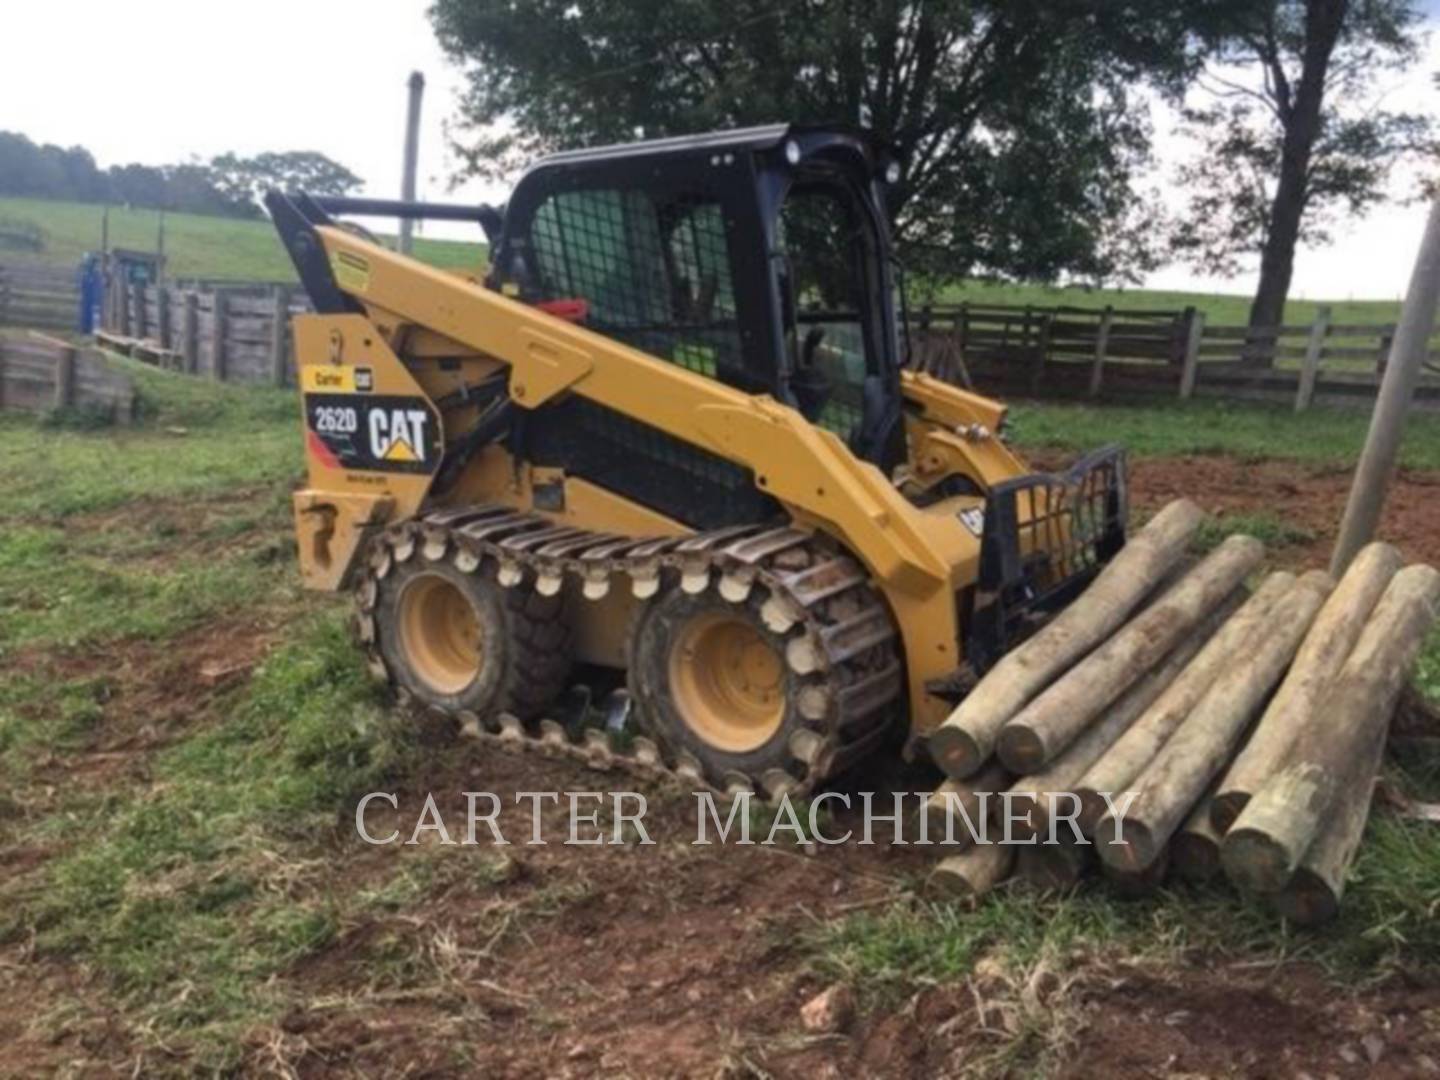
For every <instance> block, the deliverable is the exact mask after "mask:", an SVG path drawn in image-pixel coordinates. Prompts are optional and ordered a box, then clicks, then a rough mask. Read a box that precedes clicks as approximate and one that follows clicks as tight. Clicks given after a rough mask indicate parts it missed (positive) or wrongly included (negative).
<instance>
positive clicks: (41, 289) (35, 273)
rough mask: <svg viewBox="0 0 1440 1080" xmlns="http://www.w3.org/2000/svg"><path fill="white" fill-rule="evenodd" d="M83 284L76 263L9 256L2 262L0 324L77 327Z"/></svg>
mask: <svg viewBox="0 0 1440 1080" xmlns="http://www.w3.org/2000/svg"><path fill="white" fill-rule="evenodd" d="M79 311H80V284H79V281H78V271H77V270H76V268H75V267H63V266H51V265H48V264H46V263H35V262H26V261H21V260H8V259H7V260H6V261H5V262H3V263H0V326H28V327H34V328H36V329H40V330H59V331H69V330H73V329H75V321H76V317H77V316H78V314H79Z"/></svg>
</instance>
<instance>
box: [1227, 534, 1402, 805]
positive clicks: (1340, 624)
mask: <svg viewBox="0 0 1440 1080" xmlns="http://www.w3.org/2000/svg"><path fill="white" fill-rule="evenodd" d="M1400 564H1401V561H1400V552H1398V551H1397V550H1395V548H1393V547H1391V546H1390V545H1389V544H1370V545H1368V546H1367V547H1366V548H1365V549H1364V550H1363V551H1361V552H1360V554H1359V555H1358V556H1357V557H1356V559H1355V561H1354V562H1353V563H1351V564H1350V569H1349V570H1347V571H1346V572H1345V576H1344V578H1342V579H1341V581H1340V584H1339V586H1338V587H1337V588H1336V589H1335V591H1334V592H1333V593H1332V594H1331V595H1330V599H1328V600H1326V601H1325V606H1324V607H1323V608H1321V609H1320V614H1319V615H1317V616H1316V617H1315V625H1314V626H1312V627H1311V628H1310V633H1309V634H1307V635H1306V637H1305V643H1304V644H1303V645H1301V646H1300V651H1299V652H1298V653H1297V654H1296V655H1295V662H1294V663H1293V664H1291V665H1290V671H1289V673H1288V674H1287V675H1286V676H1285V681H1284V682H1283V683H1281V684H1280V689H1279V691H1277V692H1276V694H1275V697H1274V698H1273V699H1272V700H1271V702H1270V704H1269V705H1268V706H1267V707H1266V709H1265V712H1264V715H1262V716H1261V717H1260V723H1259V724H1257V725H1256V727H1255V732H1254V734H1252V735H1251V736H1250V739H1249V741H1248V742H1247V743H1246V744H1245V748H1244V749H1243V750H1241V751H1240V754H1239V755H1238V756H1237V757H1236V758H1235V761H1234V762H1233V763H1232V764H1231V766H1230V769H1229V771H1228V772H1226V774H1225V777H1224V779H1223V780H1221V781H1220V786H1219V789H1218V790H1217V791H1216V793H1215V799H1214V801H1213V807H1214V808H1213V811H1212V812H1213V813H1214V814H1215V827H1216V828H1217V829H1218V830H1219V831H1220V832H1221V833H1225V832H1228V831H1229V829H1230V826H1231V825H1233V824H1234V823H1235V819H1236V818H1237V817H1239V816H1240V811H1241V810H1243V809H1244V808H1245V804H1246V803H1247V802H1249V801H1250V796H1251V795H1252V794H1254V792H1255V790H1256V789H1257V788H1258V787H1259V786H1260V785H1261V784H1263V783H1264V782H1265V781H1266V780H1268V779H1269V778H1270V777H1271V776H1273V775H1274V774H1275V773H1276V772H1278V771H1279V770H1280V768H1281V767H1282V766H1283V765H1284V763H1285V758H1286V756H1287V755H1288V754H1289V752H1290V748H1291V747H1292V746H1294V745H1295V740H1296V739H1297V738H1298V737H1299V735H1300V733H1301V732H1302V731H1304V730H1305V728H1306V727H1307V726H1309V724H1310V722H1311V718H1312V717H1314V715H1315V714H1316V713H1317V712H1318V711H1319V710H1320V709H1321V708H1322V707H1323V706H1324V702H1325V697H1326V694H1327V693H1328V692H1329V689H1330V686H1331V684H1332V683H1334V681H1335V678H1336V676H1337V675H1338V674H1339V672H1340V669H1341V668H1343V667H1344V666H1345V661H1346V660H1347V659H1348V658H1349V656H1350V652H1351V650H1353V649H1354V648H1355V642H1356V641H1357V640H1358V639H1359V637H1360V631H1361V630H1362V629H1363V628H1364V626H1365V620H1366V619H1368V618H1369V617H1370V613H1371V612H1372V611H1374V610H1375V605H1376V604H1377V603H1378V602H1379V600H1380V596H1381V594H1382V593H1383V592H1384V591H1385V587H1386V586H1387V585H1389V584H1390V580H1391V578H1393V577H1394V576H1395V573H1396V571H1398V570H1399V569H1400Z"/></svg>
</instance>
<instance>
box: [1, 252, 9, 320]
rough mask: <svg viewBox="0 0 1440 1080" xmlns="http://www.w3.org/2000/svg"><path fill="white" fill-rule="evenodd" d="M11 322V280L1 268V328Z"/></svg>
mask: <svg viewBox="0 0 1440 1080" xmlns="http://www.w3.org/2000/svg"><path fill="white" fill-rule="evenodd" d="M9 321H10V279H9V278H8V277H6V275H5V268H4V267H3V266H0V326H3V325H4V324H5V323H7V322H9Z"/></svg>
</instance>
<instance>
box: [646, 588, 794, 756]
mask: <svg viewBox="0 0 1440 1080" xmlns="http://www.w3.org/2000/svg"><path fill="white" fill-rule="evenodd" d="M784 681H785V665H784V662H783V661H782V660H781V658H780V655H779V654H778V653H777V652H776V651H775V650H774V649H773V648H772V647H771V646H770V644H769V642H767V641H766V640H765V639H764V638H763V637H761V636H760V633H759V631H758V630H756V629H755V628H754V627H753V626H751V625H750V624H749V623H748V622H746V621H745V620H743V619H740V618H737V617H736V616H733V615H729V614H725V613H723V612H716V613H713V614H705V615H701V616H699V617H697V618H696V619H694V620H692V621H691V622H690V624H689V625H687V626H686V627H685V628H684V629H683V630H682V631H681V632H680V634H679V635H678V636H677V637H676V639H675V643H674V645H673V646H672V647H671V651H670V686H671V689H672V692H673V695H674V699H675V704H676V706H677V707H678V709H679V711H680V716H681V719H683V720H684V722H685V724H686V725H687V726H688V727H689V728H690V730H691V731H693V732H694V733H695V734H696V735H698V736H699V737H700V738H701V739H703V740H704V741H705V742H707V743H709V744H710V745H711V746H713V747H715V748H716V749H718V750H726V751H730V752H731V753H745V752H746V751H749V750H755V749H757V748H758V747H761V746H764V745H765V743H766V742H768V741H769V740H770V738H771V737H772V736H773V735H774V734H775V732H777V731H779V730H780V725H781V723H782V721H783V720H784V718H785V687H784Z"/></svg>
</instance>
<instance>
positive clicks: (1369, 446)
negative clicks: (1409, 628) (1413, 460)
mask: <svg viewBox="0 0 1440 1080" xmlns="http://www.w3.org/2000/svg"><path fill="white" fill-rule="evenodd" d="M1437 300H1440V198H1437V199H1436V200H1435V202H1434V204H1432V205H1431V207H1430V219H1429V221H1427V222H1426V224H1425V235H1424V236H1423V237H1422V238H1421V240H1420V254H1419V255H1418V256H1417V257H1416V259H1415V269H1414V270H1413V271H1412V272H1411V274H1410V289H1409V291H1408V292H1407V293H1406V294H1405V306H1404V307H1403V308H1401V309H1400V323H1399V325H1398V326H1396V328H1395V339H1394V342H1393V343H1392V345H1391V347H1390V362H1389V363H1388V364H1387V365H1386V367H1385V377H1384V378H1383V379H1382V380H1381V382H1380V393H1379V395H1378V396H1377V397H1376V399H1375V412H1374V413H1373V414H1372V415H1371V417H1370V433H1369V434H1368V435H1367V436H1366V438H1365V449H1364V450H1363V451H1362V452H1361V454H1360V464H1359V465H1357V466H1356V468H1355V480H1354V482H1353V483H1352V484H1351V487H1350V500H1349V502H1347V503H1346V504H1345V518H1344V520H1343V521H1342V522H1341V523H1340V538H1339V539H1338V540H1336V542H1335V554H1334V555H1333V556H1331V558H1330V573H1331V574H1333V575H1335V576H1336V577H1338V576H1339V575H1340V574H1341V573H1343V572H1344V570H1345V568H1346V567H1347V566H1349V565H1350V560H1351V559H1353V558H1354V557H1355V553H1356V552H1358V551H1359V550H1360V549H1361V548H1362V547H1364V546H1365V545H1366V544H1367V543H1369V542H1370V540H1371V539H1372V538H1373V537H1374V536H1375V527H1376V526H1377V525H1378V524H1379V523H1380V510H1381V508H1382V507H1383V506H1384V505H1385V489H1386V488H1387V487H1388V486H1389V485H1390V478H1391V476H1392V475H1393V474H1394V472H1395V459H1396V458H1397V457H1398V455H1399V453H1400V436H1401V434H1402V433H1403V431H1404V428H1405V413H1406V412H1407V411H1408V410H1409V408H1410V399H1411V397H1413V396H1414V393H1415V383H1416V382H1417V381H1418V380H1419V378H1420V368H1421V367H1422V365H1424V363H1425V356H1426V353H1427V351H1428V350H1429V348H1430V335H1431V334H1432V333H1434V331H1435V308H1436V302H1437Z"/></svg>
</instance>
